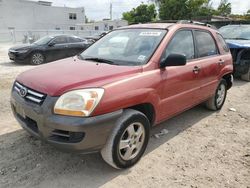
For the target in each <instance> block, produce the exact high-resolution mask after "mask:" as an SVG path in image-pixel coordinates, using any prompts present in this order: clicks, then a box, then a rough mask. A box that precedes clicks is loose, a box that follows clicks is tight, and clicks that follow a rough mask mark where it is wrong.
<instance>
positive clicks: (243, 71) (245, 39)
mask: <svg viewBox="0 0 250 188" xmlns="http://www.w3.org/2000/svg"><path fill="white" fill-rule="evenodd" d="M219 30H220V32H221V34H222V35H223V36H224V38H225V39H226V42H227V44H228V46H229V48H230V51H231V53H232V56H233V62H234V71H235V76H237V77H241V79H242V80H245V81H250V25H227V26H224V27H221V28H220V29H219ZM224 48H225V49H227V46H226V45H224Z"/></svg>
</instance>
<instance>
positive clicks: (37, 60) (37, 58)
mask: <svg viewBox="0 0 250 188" xmlns="http://www.w3.org/2000/svg"><path fill="white" fill-rule="evenodd" d="M44 62H45V57H44V55H43V54H42V53H41V52H34V53H33V54H32V55H31V57H30V64H32V65H41V64H43V63H44Z"/></svg>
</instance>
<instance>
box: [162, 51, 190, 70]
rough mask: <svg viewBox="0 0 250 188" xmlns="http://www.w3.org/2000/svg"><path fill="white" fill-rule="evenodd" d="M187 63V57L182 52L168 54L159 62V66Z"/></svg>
mask: <svg viewBox="0 0 250 188" xmlns="http://www.w3.org/2000/svg"><path fill="white" fill-rule="evenodd" d="M186 64H187V58H186V56H185V55H184V54H170V55H169V56H168V57H167V58H165V59H163V60H162V61H161V62H160V68H165V67H167V66H183V65H186Z"/></svg>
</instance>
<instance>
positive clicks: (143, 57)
mask: <svg viewBox="0 0 250 188" xmlns="http://www.w3.org/2000/svg"><path fill="white" fill-rule="evenodd" d="M137 59H138V60H140V61H144V60H145V59H146V56H145V55H140V56H139V57H138V58H137Z"/></svg>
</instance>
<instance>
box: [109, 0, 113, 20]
mask: <svg viewBox="0 0 250 188" xmlns="http://www.w3.org/2000/svg"><path fill="white" fill-rule="evenodd" d="M112 13H113V11H112V2H111V1H110V10H109V14H110V20H112Z"/></svg>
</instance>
